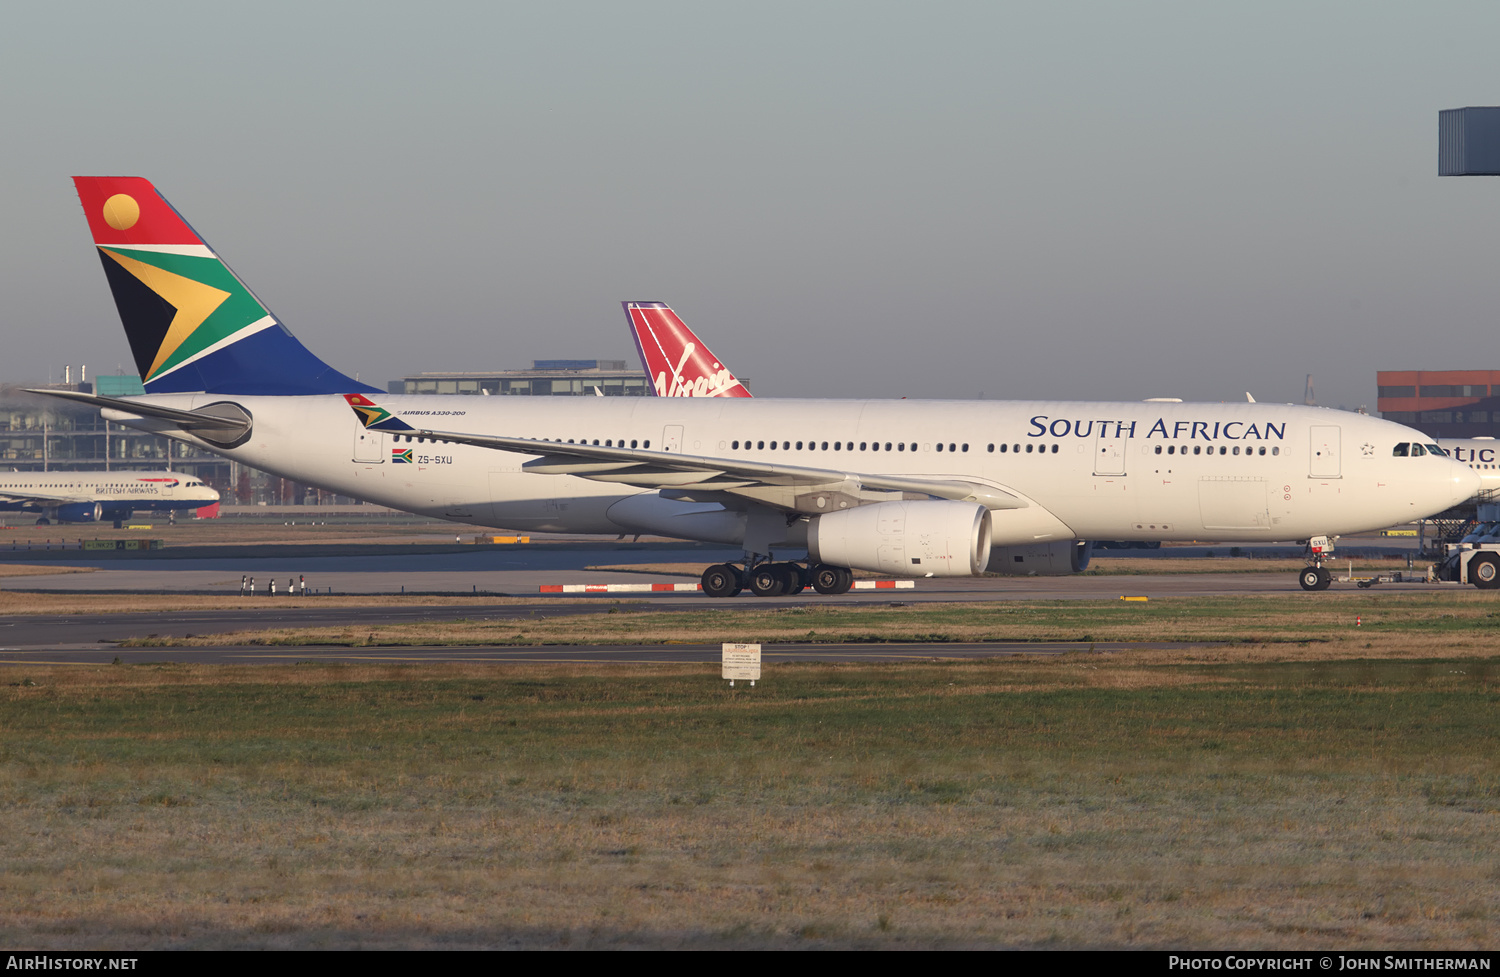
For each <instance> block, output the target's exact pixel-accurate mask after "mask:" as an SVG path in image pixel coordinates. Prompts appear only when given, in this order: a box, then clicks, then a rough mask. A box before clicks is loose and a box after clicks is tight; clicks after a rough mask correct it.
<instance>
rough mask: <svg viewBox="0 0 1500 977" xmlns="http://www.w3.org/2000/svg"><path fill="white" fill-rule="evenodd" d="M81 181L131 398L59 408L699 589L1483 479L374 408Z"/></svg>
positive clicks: (1451, 492)
mask: <svg viewBox="0 0 1500 977" xmlns="http://www.w3.org/2000/svg"><path fill="white" fill-rule="evenodd" d="M75 184H76V186H77V189H78V194H79V197H80V200H81V202H82V204H83V208H84V212H85V214H86V215H87V218H88V223H89V228H90V230H91V231H92V232H93V237H94V244H95V246H96V249H97V253H98V255H99V259H100V261H101V263H102V264H103V266H104V272H105V276H106V278H107V279H108V281H109V285H110V288H111V290H112V292H113V295H114V299H115V303H116V305H117V307H118V309H119V312H120V316H121V319H122V320H123V322H124V325H125V332H126V335H127V337H128V339H129V342H130V348H131V352H132V353H133V355H134V357H135V361H136V364H137V366H138V367H139V368H140V373H141V377H142V378H143V380H144V383H145V389H146V394H145V395H144V396H138V397H130V398H108V397H98V396H92V395H87V394H62V393H60V392H59V395H64V396H69V397H71V398H72V399H75V400H81V401H85V402H88V403H92V404H95V405H96V406H98V407H100V408H102V409H103V410H104V412H105V416H106V417H108V418H110V419H111V420H118V421H120V422H122V423H125V424H129V425H131V426H133V427H136V428H139V429H142V430H148V431H154V432H157V433H160V434H163V435H166V436H168V437H173V438H178V439H180V440H183V441H186V442H189V443H192V444H196V445H199V446H201V447H203V448H206V449H209V450H211V451H215V452H218V453H219V454H222V455H225V456H227V457H230V458H234V459H236V460H239V461H242V462H244V463H246V464H248V465H252V466H254V467H256V468H260V469H263V470H265V471H268V472H271V473H273V474H276V475H280V476H283V477H286V478H293V479H297V480H298V481H302V482H306V483H308V484H311V485H317V486H320V487H322V488H325V489H329V490H332V491H336V492H339V493H343V494H347V495H353V496H356V497H359V498H363V499H368V500H370V501H372V502H377V503H380V504H383V505H388V506H393V507H395V508H399V509H404V510H408V511H411V512H418V513H423V514H427V515H432V516H438V517H442V518H445V519H450V520H455V521H459V522H467V523H473V524H476V525H482V526H494V527H504V528H507V529H512V530H522V531H533V532H566V533H621V532H632V533H643V532H644V533H657V534H661V535H665V536H672V537H676V538H680V539H689V540H702V541H711V542H716V543H723V544H731V545H735V546H739V547H741V548H742V549H743V551H744V560H743V566H737V565H734V564H718V565H716V566H712V567H709V568H707V570H705V571H704V573H703V589H704V591H705V592H706V593H707V594H709V595H711V596H730V595H733V594H736V593H738V592H739V591H740V589H741V588H742V587H746V586H748V587H749V588H750V589H751V590H752V591H754V592H755V593H757V594H761V595H774V594H777V593H785V592H789V591H797V590H801V589H802V587H804V586H806V585H808V584H811V585H812V586H814V587H815V588H816V589H818V590H819V591H821V592H824V593H840V592H843V591H844V590H847V589H848V588H849V585H850V582H851V580H852V573H851V571H852V570H856V569H857V570H870V571H875V572H880V573H888V574H900V575H903V576H961V575H970V574H977V573H982V572H984V571H985V570H986V569H987V568H988V567H990V566H992V565H996V564H999V565H1004V564H1005V563H1007V562H1008V561H1009V560H1011V559H1012V558H1013V555H1014V554H1015V553H1016V552H1018V548H1023V547H1029V548H1033V549H1034V548H1036V547H1051V548H1054V549H1055V551H1056V552H1057V554H1058V558H1059V559H1063V560H1065V559H1068V554H1069V553H1070V551H1071V548H1072V547H1073V546H1075V545H1076V542H1075V541H1078V540H1086V539H1119V540H1132V539H1135V540H1188V539H1196V540H1208V539H1225V538H1232V539H1235V540H1267V541H1273V540H1308V539H1312V538H1315V537H1320V536H1336V535H1340V534H1348V533H1353V532H1359V531H1362V530H1370V529H1377V528H1381V527H1384V526H1390V525H1393V524H1396V523H1401V522H1406V521H1409V520H1412V519H1416V518H1419V517H1423V516H1427V515H1430V514H1432V513H1434V512H1438V511H1440V510H1442V509H1445V508H1447V507H1449V506H1451V505H1453V504H1455V503H1457V502H1460V501H1462V500H1464V499H1466V498H1468V497H1470V496H1471V495H1473V494H1474V492H1475V491H1477V489H1478V488H1479V476H1478V474H1477V473H1476V472H1475V471H1473V470H1471V469H1470V468H1468V467H1467V466H1465V465H1463V464H1460V463H1457V462H1455V461H1453V460H1450V459H1449V458H1447V457H1446V456H1445V455H1443V454H1442V452H1441V451H1438V450H1435V449H1434V450H1429V451H1423V452H1421V453H1420V454H1414V453H1413V452H1412V450H1411V449H1410V447H1409V446H1410V445H1412V444H1426V443H1428V442H1429V441H1430V439H1428V438H1427V437H1425V436H1424V435H1422V434H1421V433H1419V432H1417V431H1415V430H1412V429H1410V428H1407V427H1403V426H1401V425H1398V424H1395V423H1392V422H1389V421H1384V420H1380V419H1378V418H1374V417H1367V416H1363V415H1358V414H1349V413H1344V412H1339V411H1331V410H1326V409H1322V408H1311V407H1300V406H1290V405H1286V406H1282V405H1271V404H1255V403H1245V404H1239V403H1236V404H1192V403H1150V402H1146V403H1094V402H1080V401H1046V402H1036V401H1010V402H1007V401H977V402H976V401H920V400H897V401H878V400H780V399H775V400H768V399H764V398H748V397H730V398H723V397H719V398H701V399H700V398H697V397H692V398H672V397H644V398H616V397H577V398H552V397H453V396H446V397H445V396H423V395H417V396H411V395H405V396H401V395H390V396H387V395H384V394H382V393H381V392H380V391H378V390H376V389H374V388H372V387H369V386H367V385H365V384H362V383H359V382H358V381H356V380H353V379H351V378H350V377H348V376H346V375H344V374H343V373H340V372H339V371H338V370H335V369H334V368H332V367H330V366H329V365H327V364H326V363H324V362H323V361H322V360H320V359H318V358H317V357H316V356H314V355H313V354H312V353H311V352H309V351H308V350H307V349H306V348H305V347H304V346H303V345H302V344H301V343H300V342H298V341H297V339H296V338H294V337H293V336H292V334H291V333H290V332H289V331H288V330H287V329H286V327H285V326H284V325H282V323H281V322H280V321H279V320H278V319H277V318H276V317H275V316H273V315H272V314H271V313H270V312H269V311H268V310H267V308H266V307H265V306H264V305H263V304H262V303H261V302H260V300H259V299H258V298H257V297H256V296H255V295H254V293H252V292H251V291H250V289H249V288H247V287H246V286H245V285H244V284H243V283H242V282H241V281H240V280H239V279H238V278H237V277H236V276H235V275H234V273H233V272H232V271H230V269H229V268H228V266H226V265H225V264H224V263H223V262H222V261H221V260H220V259H219V257H218V255H217V254H216V253H215V252H214V251H213V250H212V249H211V248H209V246H208V245H207V244H206V243H205V242H204V241H203V239H202V238H201V237H200V236H199V235H198V234H197V233H196V232H195V231H194V230H193V229H192V228H191V227H189V226H188V224H187V223H186V221H184V220H183V218H182V217H181V216H180V215H179V214H178V213H177V211H176V210H174V209H173V208H172V206H171V205H170V204H168V203H167V201H166V200H165V199H164V198H163V197H162V196H161V195H160V194H159V193H158V192H157V191H156V189H155V188H154V187H153V186H152V185H151V184H150V183H149V182H147V181H146V180H144V179H141V178H138V177H79V178H76V180H75ZM48 392H49V393H51V391H48ZM1403 448H1404V449H1405V450H1403ZM804 547H805V548H806V550H807V553H808V558H807V560H806V563H805V565H803V564H799V563H795V562H789V561H785V560H783V561H779V562H778V561H777V560H776V559H775V558H774V557H773V555H772V554H773V553H775V552H776V551H777V550H778V549H779V550H781V551H783V553H785V552H786V551H789V550H799V551H800V550H801V549H802V548H804ZM1299 580H1300V582H1301V585H1302V586H1303V587H1304V588H1306V589H1310V590H1321V589H1324V588H1326V587H1327V586H1328V582H1329V574H1328V572H1327V570H1326V569H1324V568H1323V567H1322V566H1321V565H1320V564H1319V563H1318V562H1317V561H1316V559H1315V562H1314V563H1313V564H1312V565H1310V566H1309V567H1307V569H1306V570H1305V571H1303V573H1302V574H1300V575H1299Z"/></svg>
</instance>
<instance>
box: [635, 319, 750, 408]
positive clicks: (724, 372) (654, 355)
mask: <svg viewBox="0 0 1500 977" xmlns="http://www.w3.org/2000/svg"><path fill="white" fill-rule="evenodd" d="M620 304H621V305H623V306H624V307H625V315H627V316H628V317H629V318H630V332H631V335H633V336H634V337H635V348H636V350H637V351H638V352H639V353H640V354H641V364H642V365H643V366H645V368H646V373H647V375H648V376H649V377H650V378H651V386H652V389H653V390H654V391H655V392H656V395H657V396H658V397H748V396H750V391H749V390H746V389H745V385H744V384H743V383H741V382H740V381H739V380H737V379H735V376H734V374H733V373H731V372H729V368H728V367H726V366H724V365H723V364H722V363H720V362H719V358H718V357H717V356H714V354H713V353H712V352H710V351H709V349H708V347H707V346H704V345H703V341H702V340H700V339H699V338H698V337H697V336H695V335H693V331H692V330H691V329H689V328H688V327H687V326H686V325H685V324H683V321H682V320H681V319H679V318H677V313H675V312H673V311H672V310H671V309H670V308H669V307H668V306H667V305H666V303H664V302H622V303H620Z"/></svg>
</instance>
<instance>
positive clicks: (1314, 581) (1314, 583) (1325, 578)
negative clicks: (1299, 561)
mask: <svg viewBox="0 0 1500 977" xmlns="http://www.w3.org/2000/svg"><path fill="white" fill-rule="evenodd" d="M1297 582H1298V583H1300V584H1301V585H1302V589H1303V590H1327V589H1328V585H1329V584H1331V583H1333V574H1331V573H1329V572H1328V571H1327V570H1325V569H1323V568H1322V567H1303V568H1302V575H1301V576H1299V577H1298V578H1297Z"/></svg>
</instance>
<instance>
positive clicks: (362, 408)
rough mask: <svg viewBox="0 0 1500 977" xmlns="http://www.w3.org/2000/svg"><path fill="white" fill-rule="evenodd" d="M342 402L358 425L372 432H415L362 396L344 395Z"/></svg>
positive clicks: (399, 419)
mask: <svg viewBox="0 0 1500 977" xmlns="http://www.w3.org/2000/svg"><path fill="white" fill-rule="evenodd" d="M344 400H346V401H348V403H349V407H350V409H351V410H353V411H354V416H355V417H357V418H359V423H361V424H363V425H364V426H365V427H367V428H369V429H371V430H374V431H415V430H416V428H414V427H412V426H411V425H410V424H408V423H406V422H405V421H403V420H401V418H399V417H397V416H396V415H395V414H392V413H391V412H390V411H388V410H386V409H385V408H384V407H381V406H380V405H379V404H377V403H375V401H373V400H371V399H370V398H369V397H366V396H365V395H364V394H344Z"/></svg>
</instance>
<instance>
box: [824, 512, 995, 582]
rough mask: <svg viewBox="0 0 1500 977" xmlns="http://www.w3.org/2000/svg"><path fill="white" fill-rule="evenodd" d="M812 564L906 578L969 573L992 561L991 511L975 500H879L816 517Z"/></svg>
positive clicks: (965, 574) (974, 572)
mask: <svg viewBox="0 0 1500 977" xmlns="http://www.w3.org/2000/svg"><path fill="white" fill-rule="evenodd" d="M807 554H808V556H809V557H811V558H812V561H813V562H814V563H827V564H829V565H831V566H840V567H849V568H851V569H854V570H869V571H871V572H874V573H890V574H897V575H900V576H903V577H929V576H930V577H968V576H972V575H974V574H976V573H979V572H980V571H981V570H983V569H984V568H985V565H986V564H988V563H989V560H990V510H988V509H986V508H985V507H984V506H982V505H976V504H975V503H973V502H942V501H932V502H925V501H924V502H877V503H875V504H873V505H862V506H859V507H858V508H854V509H845V510H843V511H841V512H830V513H828V514H827V515H822V516H818V517H816V518H815V519H813V520H812V521H811V523H810V525H809V526H808V528H807Z"/></svg>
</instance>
